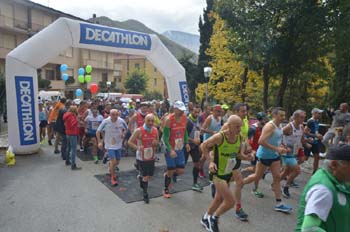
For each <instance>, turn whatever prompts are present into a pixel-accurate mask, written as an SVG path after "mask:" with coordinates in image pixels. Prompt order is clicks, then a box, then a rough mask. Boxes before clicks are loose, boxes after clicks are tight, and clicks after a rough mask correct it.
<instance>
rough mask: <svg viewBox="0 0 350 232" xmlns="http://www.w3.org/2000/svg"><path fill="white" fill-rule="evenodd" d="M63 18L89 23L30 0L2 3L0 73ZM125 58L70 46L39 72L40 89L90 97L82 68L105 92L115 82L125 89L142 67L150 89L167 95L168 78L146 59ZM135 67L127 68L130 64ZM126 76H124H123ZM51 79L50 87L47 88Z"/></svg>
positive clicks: (13, 0)
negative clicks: (78, 92)
mask: <svg viewBox="0 0 350 232" xmlns="http://www.w3.org/2000/svg"><path fill="white" fill-rule="evenodd" d="M59 17H67V18H72V19H77V20H82V21H85V20H84V19H81V18H78V17H76V16H73V15H70V14H66V13H64V12H61V11H57V10H55V9H52V8H49V7H45V6H43V5H40V4H37V3H33V2H31V1H28V0H0V72H1V73H4V72H5V58H6V55H7V54H8V53H9V52H10V51H11V50H13V49H14V48H16V47H17V46H18V45H20V44H21V43H22V42H24V41H25V40H27V39H28V38H30V37H31V36H33V35H34V34H35V33H37V32H39V31H40V30H42V29H43V28H45V27H46V26H48V25H49V24H51V23H52V22H54V21H55V20H56V19H58V18H59ZM118 57H121V59H123V58H125V55H120V54H114V53H108V52H101V51H95V50H88V49H79V48H73V47H70V48H68V49H67V50H66V51H63V52H62V53H61V54H60V55H59V56H58V57H56V58H55V59H53V60H51V61H48V63H47V64H46V65H45V66H43V67H41V68H40V69H38V79H39V89H45V90H58V91H61V92H64V94H65V96H66V97H68V98H75V96H74V92H75V90H76V89H77V88H81V89H83V90H84V92H85V97H90V92H89V91H88V89H89V84H86V83H84V84H81V83H79V82H78V80H77V79H78V78H77V76H78V69H79V68H81V67H85V66H86V65H91V66H92V67H93V71H92V75H91V76H92V81H91V82H90V83H96V84H99V85H100V90H101V91H107V87H106V83H107V82H111V83H113V86H116V88H118V89H123V88H124V85H123V83H124V80H125V79H126V76H127V75H124V74H127V73H129V72H131V71H132V70H134V69H135V68H137V67H139V69H140V70H141V71H143V72H145V73H146V74H147V76H149V77H151V78H149V83H148V88H149V89H148V90H149V91H152V90H153V89H156V90H158V91H159V92H160V93H161V94H164V77H163V76H161V75H160V74H159V72H158V73H157V71H156V69H155V68H154V66H153V65H152V64H151V63H150V62H149V61H147V60H146V59H145V58H140V57H139V58H138V59H137V60H132V61H131V62H126V61H125V60H118V59H117V58H118ZM128 63H129V65H131V66H125V65H126V64H128ZM61 64H67V65H68V71H67V74H68V75H69V77H70V80H69V81H67V82H66V83H65V82H63V81H62V80H61V73H60V65H61ZM123 75H124V76H123ZM47 80H49V81H50V88H49V89H48V88H47V87H45V83H46V84H47Z"/></svg>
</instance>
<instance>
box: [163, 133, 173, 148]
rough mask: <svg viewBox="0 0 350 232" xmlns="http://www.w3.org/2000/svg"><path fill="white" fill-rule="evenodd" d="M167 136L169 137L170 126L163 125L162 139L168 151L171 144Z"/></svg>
mask: <svg viewBox="0 0 350 232" xmlns="http://www.w3.org/2000/svg"><path fill="white" fill-rule="evenodd" d="M169 137H170V128H169V127H164V129H163V141H164V144H165V146H166V148H167V149H168V151H171V145H170V143H169Z"/></svg>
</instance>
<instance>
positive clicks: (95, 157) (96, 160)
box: [94, 155, 98, 164]
mask: <svg viewBox="0 0 350 232" xmlns="http://www.w3.org/2000/svg"><path fill="white" fill-rule="evenodd" d="M94 163H95V164H98V156H97V155H95V156H94Z"/></svg>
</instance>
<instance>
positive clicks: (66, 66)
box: [61, 64, 68, 73]
mask: <svg viewBox="0 0 350 232" xmlns="http://www.w3.org/2000/svg"><path fill="white" fill-rule="evenodd" d="M67 69H68V65H66V64H61V72H62V73H63V72H65V71H67Z"/></svg>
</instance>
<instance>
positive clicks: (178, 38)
mask: <svg viewBox="0 0 350 232" xmlns="http://www.w3.org/2000/svg"><path fill="white" fill-rule="evenodd" d="M162 35H164V36H165V37H167V38H168V39H170V40H172V41H174V42H175V43H177V44H180V45H181V46H183V47H185V48H188V49H190V50H191V51H192V52H194V53H196V54H198V53H199V45H200V42H199V35H194V34H190V33H186V32H182V31H166V32H164V33H162Z"/></svg>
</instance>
